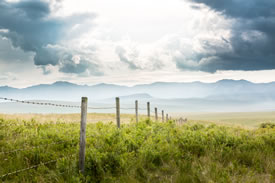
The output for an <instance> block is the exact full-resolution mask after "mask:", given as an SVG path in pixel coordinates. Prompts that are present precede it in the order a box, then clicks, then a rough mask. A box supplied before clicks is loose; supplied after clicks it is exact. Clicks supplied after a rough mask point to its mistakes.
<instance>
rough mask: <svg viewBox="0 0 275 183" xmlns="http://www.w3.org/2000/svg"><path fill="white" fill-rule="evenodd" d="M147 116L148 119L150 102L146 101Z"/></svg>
mask: <svg viewBox="0 0 275 183" xmlns="http://www.w3.org/2000/svg"><path fill="white" fill-rule="evenodd" d="M147 116H148V118H149V119H150V102H147Z"/></svg>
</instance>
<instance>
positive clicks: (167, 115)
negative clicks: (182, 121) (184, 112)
mask: <svg viewBox="0 0 275 183" xmlns="http://www.w3.org/2000/svg"><path fill="white" fill-rule="evenodd" d="M168 120H169V119H168V114H166V122H168Z"/></svg>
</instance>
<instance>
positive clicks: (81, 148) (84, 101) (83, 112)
mask: <svg viewBox="0 0 275 183" xmlns="http://www.w3.org/2000/svg"><path fill="white" fill-rule="evenodd" d="M87 106H88V98H87V97H82V99H81V123H80V142H79V170H80V172H81V173H84V170H85V148H86V147H85V146H86V122H87Z"/></svg>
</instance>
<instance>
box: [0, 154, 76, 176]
mask: <svg viewBox="0 0 275 183" xmlns="http://www.w3.org/2000/svg"><path fill="white" fill-rule="evenodd" d="M75 155H76V154H71V155H69V156H64V157H60V158H57V159H55V160H50V161H47V162H40V163H39V164H37V165H33V166H30V167H28V168H23V169H19V170H16V171H13V172H9V173H7V174H4V175H1V176H0V178H4V177H7V176H10V175H14V174H17V173H21V172H24V171H27V170H31V169H34V168H37V167H39V166H42V165H47V164H51V163H55V162H57V161H58V160H61V159H64V158H69V157H73V156H75Z"/></svg>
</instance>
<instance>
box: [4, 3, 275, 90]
mask: <svg viewBox="0 0 275 183" xmlns="http://www.w3.org/2000/svg"><path fill="white" fill-rule="evenodd" d="M274 9H275V1H273V0H227V1H219V0H138V1H137V0H135V1H134V0H116V1H110V0H77V1H75V0H0V86H3V85H8V86H13V87H19V88H20V87H27V86H31V85H35V84H41V83H53V82H55V81H69V82H73V83H78V84H88V85H93V84H97V83H114V84H121V85H129V86H132V85H135V84H142V83H152V82H158V81H164V82H192V81H202V82H215V81H217V80H221V79H246V80H249V81H252V82H271V81H275V11H274Z"/></svg>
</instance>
